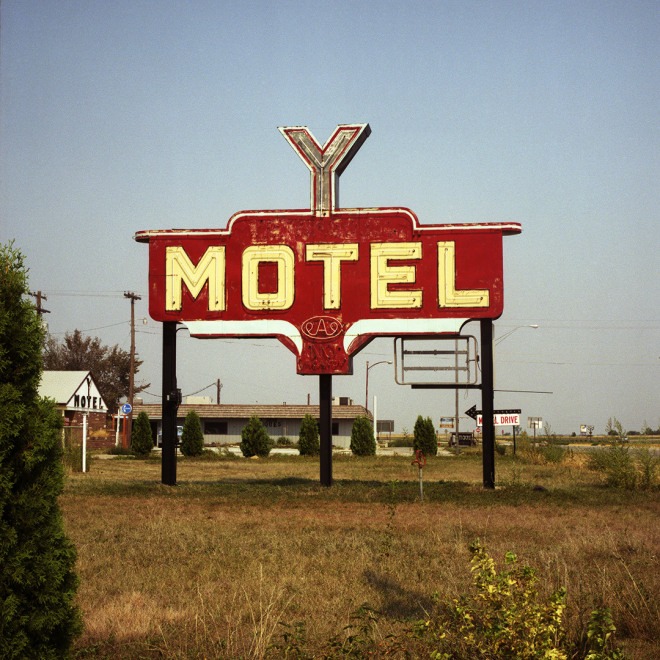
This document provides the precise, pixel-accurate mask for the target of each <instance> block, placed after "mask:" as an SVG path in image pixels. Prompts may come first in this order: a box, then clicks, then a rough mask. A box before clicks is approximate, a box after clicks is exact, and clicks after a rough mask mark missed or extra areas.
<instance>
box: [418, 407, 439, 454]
mask: <svg viewBox="0 0 660 660" xmlns="http://www.w3.org/2000/svg"><path fill="white" fill-rule="evenodd" d="M413 438H414V440H413V449H414V450H415V451H417V450H418V449H421V450H422V452H423V453H424V456H435V455H437V453H438V440H437V438H436V435H435V427H434V426H433V421H432V420H431V418H430V417H427V418H426V419H424V418H423V417H422V416H421V415H419V416H418V417H417V421H416V422H415V428H414V429H413Z"/></svg>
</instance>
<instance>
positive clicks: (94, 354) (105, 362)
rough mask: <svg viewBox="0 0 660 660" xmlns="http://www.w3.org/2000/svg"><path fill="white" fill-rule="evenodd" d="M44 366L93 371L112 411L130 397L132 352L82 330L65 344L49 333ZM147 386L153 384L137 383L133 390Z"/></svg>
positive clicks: (65, 336)
mask: <svg viewBox="0 0 660 660" xmlns="http://www.w3.org/2000/svg"><path fill="white" fill-rule="evenodd" d="M141 364H142V360H139V359H138V358H137V357H136V358H135V373H136V374H137V372H138V370H139V368H140V365H141ZM43 366H44V369H48V370H53V371H88V370H89V371H91V372H92V376H94V380H95V381H96V383H97V385H98V386H99V391H100V392H101V396H102V397H103V399H104V400H105V402H106V403H107V404H108V410H109V412H111V413H115V412H117V408H118V407H119V401H120V400H121V399H122V398H123V397H126V396H128V388H129V382H130V374H131V354H130V353H129V352H128V351H124V350H123V349H121V348H119V346H116V345H115V346H113V347H112V348H110V347H109V346H104V345H103V344H101V340H100V339H99V338H98V337H85V336H83V334H82V332H80V330H74V331H73V333H69V332H67V333H66V334H65V335H64V339H63V340H62V342H61V343H60V342H59V341H58V340H57V339H54V338H53V337H50V336H49V337H48V339H47V340H46V343H45V346H44V353H43ZM147 387H149V383H143V384H137V383H136V384H134V387H133V393H134V394H138V393H139V392H142V391H143V390H145V389H146V388H147Z"/></svg>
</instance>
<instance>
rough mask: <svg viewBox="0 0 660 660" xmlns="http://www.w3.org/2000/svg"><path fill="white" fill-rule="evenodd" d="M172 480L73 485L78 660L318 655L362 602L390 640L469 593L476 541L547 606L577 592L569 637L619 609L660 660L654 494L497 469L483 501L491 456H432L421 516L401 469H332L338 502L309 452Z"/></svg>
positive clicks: (587, 478)
mask: <svg viewBox="0 0 660 660" xmlns="http://www.w3.org/2000/svg"><path fill="white" fill-rule="evenodd" d="M160 469H161V468H160V461H159V460H157V459H149V460H146V461H145V460H136V459H132V460H131V459H125V458H116V459H112V460H100V459H94V460H93V461H92V465H91V471H90V472H89V473H87V474H84V475H82V474H79V473H72V474H70V475H69V476H68V479H67V485H66V488H65V492H64V494H63V495H62V497H61V505H62V510H63V515H64V519H65V524H66V528H67V531H68V533H69V535H70V537H71V538H72V540H73V541H74V543H75V545H76V547H77V550H78V565H77V571H78V574H79V576H80V587H79V591H78V600H79V605H80V607H81V609H82V611H83V616H84V623H85V631H84V634H83V636H82V637H81V639H79V640H78V642H77V644H76V651H77V654H78V657H83V658H239V657H244V658H259V657H264V656H266V657H268V656H269V655H275V656H277V655H278V653H279V657H284V654H283V653H282V652H281V651H280V652H278V651H277V649H276V648H274V647H273V646H272V645H273V644H275V645H277V644H280V645H281V640H282V634H283V632H284V631H286V630H289V631H292V630H294V628H293V626H294V625H295V624H297V623H298V622H302V623H303V624H304V635H305V648H306V649H307V652H308V653H309V656H308V657H311V656H312V655H313V654H314V653H316V652H319V653H321V650H322V649H327V647H328V641H329V640H330V639H331V638H332V637H333V636H336V635H341V634H347V632H345V631H343V629H344V628H345V627H346V626H347V625H348V624H349V621H350V616H351V613H353V612H355V611H356V610H357V609H358V608H359V607H360V605H362V604H363V603H365V602H367V603H369V604H370V605H371V606H372V607H373V608H374V609H375V610H377V611H378V612H380V616H379V618H378V622H377V623H376V624H375V628H374V632H373V634H374V636H375V637H379V636H380V637H383V638H385V637H386V636H387V635H388V634H390V633H393V632H396V631H400V630H401V626H402V625H403V624H402V623H401V622H402V621H406V620H410V619H420V618H422V617H424V616H425V614H426V613H427V612H428V611H429V610H430V609H431V607H432V603H431V595H432V594H433V593H434V592H436V591H437V592H438V594H439V596H440V598H446V599H449V598H452V597H454V596H456V595H458V594H460V593H464V592H466V591H468V590H469V589H470V585H471V581H472V578H471V575H470V570H469V552H468V545H469V543H470V542H471V541H473V540H474V539H476V538H479V539H481V540H482V542H484V543H485V544H486V545H487V546H488V548H489V550H490V551H491V552H492V554H493V556H494V557H495V558H496V559H497V560H498V561H499V560H500V559H501V558H502V556H503V555H504V553H505V552H506V551H507V550H511V551H513V552H516V553H517V554H518V555H519V558H520V561H521V562H523V563H525V564H528V565H530V566H534V567H536V568H537V569H538V570H539V576H540V578H541V590H542V591H543V592H544V593H550V592H551V591H553V590H555V589H556V588H557V587H559V586H564V587H566V589H567V592H568V599H567V603H568V607H567V614H566V616H567V629H568V633H569V636H572V637H573V638H574V639H578V638H580V637H581V636H584V635H585V632H586V631H585V626H586V621H587V619H588V616H589V614H590V612H591V610H593V608H594V607H598V606H602V605H607V606H609V607H610V608H611V609H612V613H613V619H614V623H615V625H616V627H617V634H616V636H617V639H618V641H619V643H621V644H623V646H624V647H625V650H626V653H627V655H628V657H630V658H635V659H640V660H642V659H643V660H648V659H652V658H660V636H659V634H658V631H659V630H660V570H659V569H660V560H659V552H660V550H659V549H660V524H659V523H660V515H659V514H660V493H659V491H658V490H657V489H651V490H620V489H614V488H610V487H606V486H605V485H604V483H603V481H602V477H601V476H600V475H599V474H597V473H594V472H591V471H589V470H587V469H586V468H585V466H584V459H582V458H581V457H579V456H575V457H572V458H570V459H569V460H567V461H565V462H563V463H559V464H529V463H525V462H522V461H518V460H515V459H512V458H510V457H500V456H498V457H497V462H496V470H497V474H496V477H497V482H498V487H497V488H496V490H495V491H484V490H483V489H482V487H481V457H480V456H477V455H469V454H464V455H462V456H460V457H437V458H432V459H430V460H429V462H428V464H427V465H426V467H425V468H424V501H423V502H420V501H419V489H418V481H417V477H418V473H417V468H416V467H412V466H411V465H410V458H406V457H377V458H353V457H350V456H346V457H335V460H334V478H335V484H334V485H333V486H332V487H331V488H329V489H328V488H323V487H321V486H320V485H319V484H318V473H319V468H318V461H317V460H315V459H308V458H302V457H298V456H292V457H274V456H273V457H270V458H268V459H258V460H247V459H242V458H240V459H237V458H234V459H231V458H226V459H224V460H212V461H211V460H203V459H183V460H180V461H179V463H178V486H176V487H167V486H163V485H161V484H160ZM534 486H542V487H543V489H534ZM283 624H287V625H288V626H290V627H289V628H287V627H286V626H285V625H283ZM302 629H303V628H302V627H300V628H299V631H302ZM301 634H302V633H301ZM269 647H270V648H269ZM289 657H297V656H291V655H290V656H289Z"/></svg>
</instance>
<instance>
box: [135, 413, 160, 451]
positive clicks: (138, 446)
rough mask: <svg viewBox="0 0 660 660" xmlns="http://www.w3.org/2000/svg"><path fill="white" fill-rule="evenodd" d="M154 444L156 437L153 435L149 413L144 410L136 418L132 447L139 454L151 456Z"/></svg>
mask: <svg viewBox="0 0 660 660" xmlns="http://www.w3.org/2000/svg"><path fill="white" fill-rule="evenodd" d="M153 446H154V438H153V436H152V435H151V424H150V423H149V415H147V413H146V412H144V410H143V411H142V412H141V413H140V414H139V415H138V416H137V419H136V420H135V426H134V427H133V433H132V434H131V449H132V450H133V453H134V454H136V455H137V456H149V454H150V453H151V450H152V448H153Z"/></svg>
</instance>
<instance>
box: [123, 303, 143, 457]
mask: <svg viewBox="0 0 660 660" xmlns="http://www.w3.org/2000/svg"><path fill="white" fill-rule="evenodd" d="M124 298H128V299H129V300H130V301H131V367H130V374H129V380H128V402H129V403H130V404H131V412H130V413H129V414H128V433H127V434H126V436H127V442H128V446H129V447H130V446H131V435H132V432H133V391H134V389H135V301H136V300H142V298H141V297H140V296H138V295H136V294H135V293H133V292H132V291H125V292H124Z"/></svg>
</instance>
